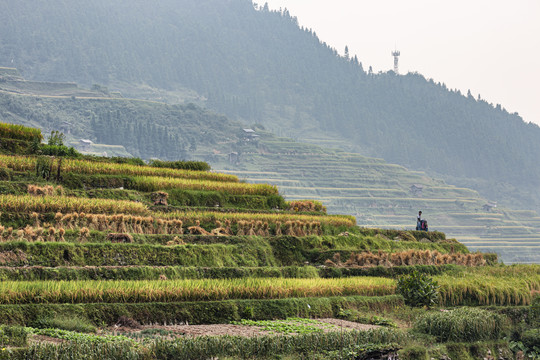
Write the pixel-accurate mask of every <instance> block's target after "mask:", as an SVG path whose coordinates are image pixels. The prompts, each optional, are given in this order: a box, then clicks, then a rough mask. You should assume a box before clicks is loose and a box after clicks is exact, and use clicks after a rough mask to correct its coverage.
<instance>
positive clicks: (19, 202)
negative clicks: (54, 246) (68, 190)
mask: <svg viewBox="0 0 540 360" xmlns="http://www.w3.org/2000/svg"><path fill="white" fill-rule="evenodd" d="M0 211H6V212H14V213H22V212H26V213H28V212H37V213H44V212H73V211H78V212H91V213H115V214H116V213H124V212H128V213H132V214H144V213H146V212H147V209H146V206H144V205H143V204H142V203H137V202H133V201H126V200H109V199H87V198H77V197H65V196H31V195H22V196H18V195H0Z"/></svg>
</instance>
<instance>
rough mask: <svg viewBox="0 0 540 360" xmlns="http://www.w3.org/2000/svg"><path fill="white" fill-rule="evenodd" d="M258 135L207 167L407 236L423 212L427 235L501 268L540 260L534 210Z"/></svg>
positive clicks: (378, 163)
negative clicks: (496, 259)
mask: <svg viewBox="0 0 540 360" xmlns="http://www.w3.org/2000/svg"><path fill="white" fill-rule="evenodd" d="M259 134H260V135H261V139H260V140H259V142H258V143H257V144H256V145H255V144H252V143H245V145H244V147H242V148H239V149H238V150H239V151H240V153H241V155H240V158H239V161H238V162H233V163H231V162H230V161H229V159H228V158H226V157H224V156H221V157H220V156H214V157H212V164H213V166H214V167H215V168H219V169H223V170H222V171H225V172H228V173H232V174H235V175H237V176H239V177H241V178H244V179H246V180H247V181H249V182H255V183H258V182H263V183H265V182H269V183H272V184H276V185H278V186H279V189H280V191H281V192H282V193H283V194H284V195H285V196H286V198H287V199H288V200H296V199H314V200H318V201H322V202H323V203H324V204H325V205H326V206H327V208H328V211H329V212H330V213H339V214H350V215H354V216H355V217H356V219H357V222H358V224H359V225H360V226H365V227H370V228H371V227H375V228H391V229H409V230H412V229H414V228H415V226H416V223H415V216H416V214H417V212H418V211H419V210H422V211H423V214H424V216H425V217H426V219H427V220H428V224H429V227H430V229H431V230H437V231H442V232H444V233H446V234H448V236H450V237H452V238H456V239H458V240H459V241H460V242H462V243H464V244H466V245H467V246H468V247H469V248H470V249H471V250H481V251H488V252H496V253H498V254H499V255H500V258H501V259H502V260H503V261H504V262H506V263H514V262H531V263H538V262H540V217H539V216H538V214H537V213H536V212H534V211H523V210H521V211H520V210H512V209H509V208H505V207H501V206H498V207H497V206H495V207H493V205H494V204H492V203H491V202H490V201H488V200H486V199H485V198H482V197H481V196H480V195H479V194H478V193H477V192H476V191H474V190H471V189H468V188H460V187H456V186H452V185H448V184H446V183H445V182H444V181H442V180H440V179H436V178H432V177H431V176H428V175H427V174H425V173H422V172H414V171H409V170H407V169H405V168H403V167H401V166H399V165H395V164H389V163H387V162H385V161H384V160H382V159H375V158H366V157H363V156H360V155H358V154H354V153H347V152H342V151H338V150H328V149H323V148H321V147H318V146H315V145H306V144H301V143H297V142H294V141H291V140H289V139H284V138H275V137H273V136H271V135H269V134H266V135H265V133H263V132H259ZM291 164H294V165H291Z"/></svg>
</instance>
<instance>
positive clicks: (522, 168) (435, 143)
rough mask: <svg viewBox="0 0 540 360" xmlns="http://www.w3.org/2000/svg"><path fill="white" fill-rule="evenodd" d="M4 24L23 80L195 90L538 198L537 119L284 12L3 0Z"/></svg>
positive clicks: (234, 4)
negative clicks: (368, 53) (351, 51)
mask: <svg viewBox="0 0 540 360" xmlns="http://www.w3.org/2000/svg"><path fill="white" fill-rule="evenodd" d="M0 33H2V42H1V43H0V66H14V67H17V68H19V69H20V71H21V72H22V74H23V75H25V76H26V77H28V78H30V79H34V80H55V81H67V82H71V81H76V82H78V83H82V84H85V85H87V86H91V85H92V84H94V83H98V84H103V85H107V86H109V87H111V89H120V90H121V89H122V87H124V86H127V85H126V84H131V85H130V86H133V84H139V85H148V86H150V87H153V88H158V89H165V90H170V91H177V90H178V89H187V91H189V90H193V91H195V92H196V93H197V94H198V95H195V97H196V98H198V99H200V101H201V102H202V103H206V104H207V106H209V107H211V108H213V109H215V110H218V111H220V112H223V113H226V114H227V115H229V116H231V117H234V118H238V119H243V120H244V121H245V122H247V123H261V124H263V125H264V126H265V127H266V128H267V129H270V130H272V131H274V132H276V133H279V134H282V135H286V136H290V137H293V138H296V139H302V140H306V141H313V142H317V143H323V141H324V143H327V144H329V145H338V146H340V147H342V148H344V149H347V150H349V151H356V152H360V153H362V154H365V155H369V156H377V157H382V158H384V159H386V160H387V161H390V162H394V163H399V164H402V165H405V166H407V167H410V168H414V169H422V170H425V171H428V172H429V173H432V174H440V175H441V176H444V177H445V178H446V179H450V178H452V181H453V182H454V183H465V182H466V183H467V185H469V186H473V187H475V188H476V189H478V190H480V191H481V192H482V194H484V195H486V196H488V197H490V198H493V199H494V200H500V201H503V202H505V203H508V204H518V205H519V206H524V204H525V206H527V207H531V208H532V207H535V208H537V209H538V208H540V205H539V204H540V195H539V192H538V188H539V185H540V166H538V157H539V155H540V128H539V127H538V126H536V125H533V124H527V123H524V122H523V120H522V119H521V118H520V117H519V116H518V115H517V114H509V113H508V112H507V111H506V110H504V108H503V107H501V106H500V105H497V106H493V105H491V104H489V103H488V102H486V101H484V100H482V99H475V98H473V97H472V96H471V95H462V94H460V93H459V92H456V91H452V90H450V89H447V87H446V86H445V85H444V84H438V83H434V82H433V81H431V80H427V79H425V78H424V77H423V76H422V75H420V74H408V75H404V76H397V75H396V74H394V73H393V72H388V73H381V74H372V73H371V72H370V71H369V70H368V69H364V68H363V67H362V64H361V62H360V61H359V60H358V59H357V58H353V59H347V58H344V57H341V56H339V55H338V54H337V52H336V51H335V50H334V49H332V48H330V47H328V46H327V45H326V44H323V43H321V42H320V41H319V39H318V38H317V36H316V34H315V33H314V32H313V31H311V30H308V29H301V28H299V26H298V24H297V21H296V19H295V18H294V17H291V15H290V14H289V13H288V11H283V12H280V13H278V12H271V11H268V10H266V9H265V8H264V7H263V8H261V9H255V8H254V6H253V5H252V3H251V1H248V0H226V1H224V0H202V1H188V0H179V1H178V0H174V1H173V0H163V1H159V2H148V1H142V0H129V1H128V0H119V1H115V2H109V1H105V0H96V1H92V2H73V1H67V0H44V1H40V2H37V3H36V2H19V1H15V0H6V1H3V2H2V3H1V4H0ZM359 36H365V37H368V36H369V34H359ZM360 57H361V54H360ZM191 95H192V96H193V94H191Z"/></svg>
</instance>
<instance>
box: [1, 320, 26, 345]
mask: <svg viewBox="0 0 540 360" xmlns="http://www.w3.org/2000/svg"><path fill="white" fill-rule="evenodd" d="M6 345H10V346H26V345H27V335H26V331H25V330H24V328H23V327H21V326H3V325H2V326H0V346H1V347H4V346H6Z"/></svg>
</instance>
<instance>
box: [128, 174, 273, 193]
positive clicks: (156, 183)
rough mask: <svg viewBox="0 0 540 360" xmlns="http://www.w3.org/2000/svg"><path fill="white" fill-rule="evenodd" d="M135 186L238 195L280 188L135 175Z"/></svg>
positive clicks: (266, 185)
mask: <svg viewBox="0 0 540 360" xmlns="http://www.w3.org/2000/svg"><path fill="white" fill-rule="evenodd" d="M132 183H133V186H134V187H135V188H136V189H137V190H141V191H158V190H161V189H173V188H179V189H191V190H206V191H223V192H228V193H230V194H237V195H277V194H278V189H277V187H276V186H274V185H268V184H247V183H240V182H224V181H212V180H202V179H198V180H195V179H182V178H172V177H158V176H134V177H133V178H132Z"/></svg>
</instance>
